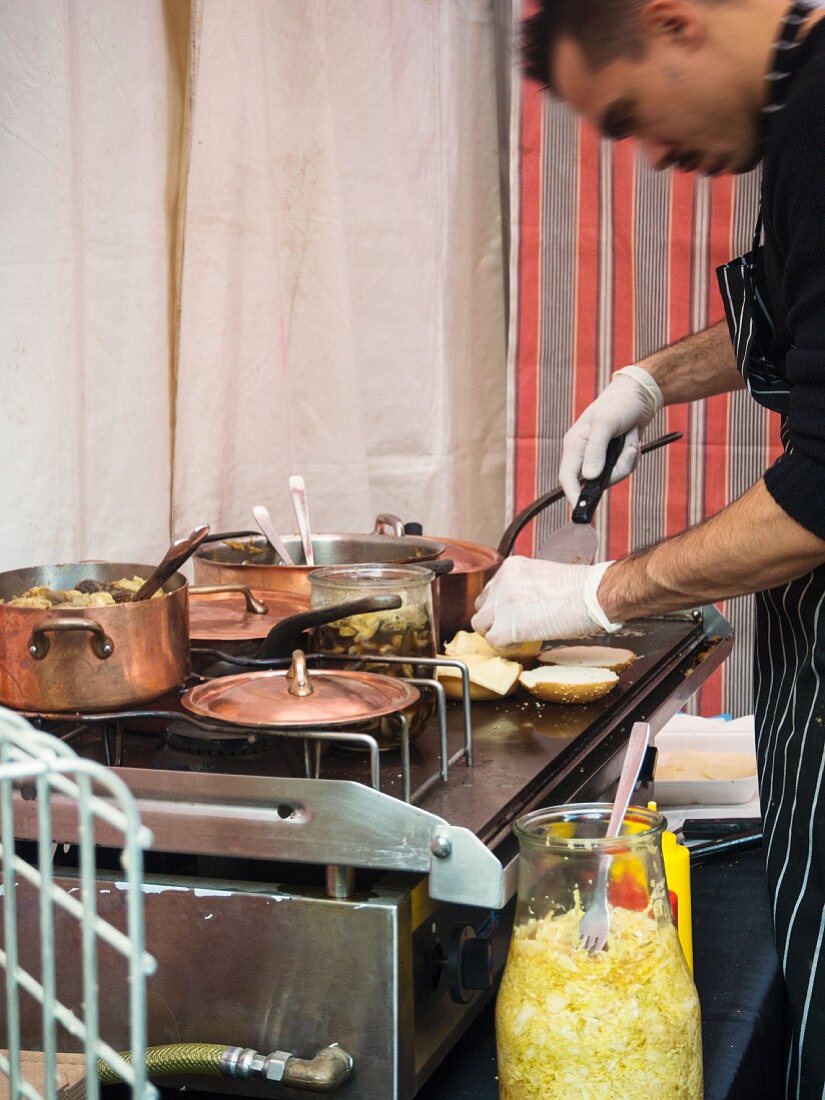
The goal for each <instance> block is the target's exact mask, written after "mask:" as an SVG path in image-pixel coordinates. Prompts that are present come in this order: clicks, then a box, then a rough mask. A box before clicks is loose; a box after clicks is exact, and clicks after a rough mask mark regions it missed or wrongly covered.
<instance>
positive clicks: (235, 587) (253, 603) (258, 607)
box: [189, 584, 269, 615]
mask: <svg viewBox="0 0 825 1100" xmlns="http://www.w3.org/2000/svg"><path fill="white" fill-rule="evenodd" d="M215 592H240V593H241V595H242V596H243V598H244V601H245V603H246V610H247V611H251V612H252V613H253V614H254V615H265V614H266V613H267V611H269V608H268V607H267V606H266V604H265V603H261V601H260V600H258V599H256V598H255V597H254V596H253V595H252V590H251V589H249V588H247V587H246V585H245V584H196V585H193V586H192V587H191V588H190V589H189V595H190V596H210V595H212V593H215Z"/></svg>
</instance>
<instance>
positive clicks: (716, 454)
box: [509, 82, 779, 715]
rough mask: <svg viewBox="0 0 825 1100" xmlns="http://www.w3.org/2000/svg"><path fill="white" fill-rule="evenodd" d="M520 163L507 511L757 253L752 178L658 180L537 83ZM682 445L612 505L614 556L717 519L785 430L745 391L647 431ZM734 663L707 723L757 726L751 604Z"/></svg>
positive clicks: (695, 325) (719, 678)
mask: <svg viewBox="0 0 825 1100" xmlns="http://www.w3.org/2000/svg"><path fill="white" fill-rule="evenodd" d="M514 92H515V94H517V95H520V104H516V107H517V108H519V107H520V109H517V111H516V114H517V115H518V116H519V122H518V125H517V126H516V127H515V133H516V135H517V137H516V138H514V143H515V144H514V148H513V157H512V167H513V188H512V216H513V223H512V224H513V240H514V254H513V257H512V265H511V272H512V283H513V286H512V298H511V309H512V317H511V334H512V339H511V349H510V372H509V377H510V418H509V426H510V444H511V468H510V478H509V496H510V499H509V504H510V506H511V508H512V510H514V511H517V510H518V509H520V508H522V507H523V506H524V505H525V504H528V503H529V502H530V501H531V500H534V499H535V498H536V497H537V496H539V495H540V494H541V493H543V492H546V491H547V490H548V489H549V488H552V487H553V486H554V485H555V484H556V483H557V482H558V476H557V475H558V464H559V459H560V456H561V448H562V437H563V435H564V432H565V431H566V430H567V428H568V427H569V425H570V423H572V421H573V420H574V419H575V418H576V417H577V416H578V415H579V414H580V413H581V412H582V410H584V409H585V408H586V406H587V405H588V404H589V403H590V402H591V401H592V400H593V398H594V397H595V396H596V394H597V393H599V391H600V390H601V389H602V388H603V387H604V386H605V385H607V383H608V381H609V380H610V375H611V373H612V371H614V370H617V369H618V368H619V367H621V366H624V365H625V364H627V363H632V362H634V361H636V360H637V359H639V358H642V357H643V356H645V355H647V354H649V353H650V352H652V351H654V350H655V349H656V348H658V347H661V346H663V345H665V344H668V343H670V342H671V341H674V340H677V339H679V338H681V337H683V336H686V335H688V334H689V333H691V332H697V331H699V330H701V329H703V328H705V327H706V326H707V325H708V324H711V323H713V322H715V321H718V320H720V319H721V318H722V316H723V311H722V305H721V300H720V297H719V293H718V290H717V284H716V277H715V273H714V272H715V268H716V267H717V265H718V264H720V263H724V262H725V261H726V260H728V259H730V258H731V257H733V256H736V255H739V254H740V253H742V252H744V251H746V250H747V249H749V248H750V246H751V239H752V235H753V227H754V223H755V220H756V213H757V207H758V197H759V180H758V176H757V174H755V173H752V174H750V175H747V176H742V177H737V178H733V177H724V178H719V179H716V180H707V179H702V178H699V177H697V176H695V175H685V174H683V173H678V172H661V173H657V172H653V171H652V170H651V169H650V168H649V167H648V165H647V164H646V162H645V160H644V157H643V156H642V155H641V153H640V152H639V151H638V150H637V148H636V147H635V146H634V144H633V143H632V142H629V141H626V142H622V143H620V144H618V145H616V144H612V143H609V142H605V141H602V140H601V139H600V138H599V136H598V134H596V133H595V132H594V130H593V129H592V128H591V127H590V126H588V125H586V124H583V123H581V122H580V121H579V120H577V119H576V118H575V116H574V115H573V114H572V113H571V112H570V111H569V110H568V109H567V108H566V107H564V106H562V105H559V104H557V103H555V102H554V101H552V100H551V99H550V98H549V97H547V96H545V95H544V94H543V93H541V92H539V91H538V89H537V88H536V87H535V86H534V85H532V84H530V83H527V82H524V83H522V84H521V87H520V89H519V88H518V87H516V88H515V89H514ZM673 430H678V431H680V432H682V433H683V439H682V441H681V442H679V443H676V444H672V445H671V446H670V447H668V448H665V449H663V450H661V451H656V452H654V453H652V454H650V455H648V456H646V457H644V458H642V459H641V460H640V464H639V467H638V469H637V471H636V473H635V474H634V476H633V477H632V478H631V479H629V480H628V481H625V482H623V483H622V484H620V485H618V486H616V487H614V488H613V489H611V491H610V492H609V493H608V494H607V495H606V497H605V499H604V501H603V504H602V506H601V508H600V514H599V518H598V524H597V526H598V527H599V531H600V536H601V549H602V555H601V556H602V557H603V558H615V557H622V556H623V555H625V554H627V553H628V552H629V551H630V550H633V549H637V548H639V547H642V546H645V545H648V544H650V543H652V542H655V541H657V540H659V539H661V538H663V537H665V536H668V535H673V534H676V533H677V532H679V531H682V530H684V528H685V527H687V526H690V525H693V524H696V523H698V522H700V521H701V520H702V519H704V518H706V517H708V516H711V515H713V514H714V513H715V512H718V511H719V510H720V509H721V508H723V507H724V506H725V504H727V503H728V502H729V501H730V500H732V499H734V498H735V497H737V496H738V495H740V494H741V493H742V492H743V491H744V490H745V489H746V488H747V487H748V486H749V485H752V484H753V483H754V482H755V481H756V480H757V479H758V478H759V476H760V475H761V474H762V472H763V471H764V469H765V467H766V466H767V465H768V464H769V463H770V462H771V461H773V458H774V457H775V456H776V455H777V454H778V453H779V433H778V418H777V417H776V416H774V415H772V414H769V413H766V412H765V411H764V410H762V409H761V408H760V407H759V406H758V405H756V404H755V403H754V402H753V401H752V400H751V399H750V398H749V397H748V396H747V394H745V393H737V394H735V395H724V396H720V397H715V398H712V399H710V400H707V401H701V402H696V403H694V404H693V405H692V406H681V407H675V408H668V409H665V410H663V412H662V413H660V414H659V415H658V416H657V418H656V419H655V420H654V421H653V423H652V424H651V425H650V427H649V428H648V430H647V433H646V438H647V439H653V438H655V437H656V436H658V435H660V434H662V433H663V432H665V431H673ZM565 519H566V515H565V513H564V510H563V506H562V505H556V506H554V508H553V509H551V510H549V511H548V512H547V513H545V515H544V516H542V517H540V518H539V520H538V521H537V522H536V523H535V524H534V525H533V527H532V528H531V529H528V530H527V531H526V532H525V533H524V535H523V536H522V539H521V541H520V543H519V545H518V547H517V549H518V551H519V552H520V553H526V554H530V553H531V552H532V549H533V546H534V543H535V541H540V540H541V538H542V537H544V536H546V534H547V533H549V532H550V531H551V530H553V528H554V527H555V526H556V525H558V524H559V523H560V522H563V521H564V520H565ZM720 607H721V610H722V612H723V614H724V615H725V616H726V617H727V618H728V619H729V620H730V621H731V622H732V623H733V626H734V629H735V631H736V639H737V640H736V645H735V648H734V655H733V657H732V658H731V660H730V661H729V662H728V663H727V664H726V665H725V666H724V667H723V668H722V669H721V670H720V671H719V672H718V673H717V674H716V675H715V676H714V677H713V678H712V680H711V681H710V682H709V683H708V684H707V686H706V687H705V688H704V690H703V692H702V695H701V698H700V700H699V703H698V709H699V710H700V712H701V713H702V714H706V715H710V714H716V713H719V712H721V711H730V712H732V713H734V714H744V713H749V712H751V711H752V709H753V704H752V699H751V652H752V650H751V634H752V620H753V609H752V600H751V598H747V599H740V600H734V601H730V602H728V603H726V604H721V605H720Z"/></svg>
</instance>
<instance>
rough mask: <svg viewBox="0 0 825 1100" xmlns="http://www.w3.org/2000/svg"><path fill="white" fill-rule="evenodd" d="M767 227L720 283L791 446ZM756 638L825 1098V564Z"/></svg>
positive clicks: (780, 61) (778, 872)
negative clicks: (763, 269)
mask: <svg viewBox="0 0 825 1100" xmlns="http://www.w3.org/2000/svg"><path fill="white" fill-rule="evenodd" d="M810 6H811V5H810V4H808V5H806V4H802V3H797V4H795V5H794V7H793V8H792V9H791V11H790V12H789V13H788V15H787V16H786V18H785V20H784V22H783V24H782V29H781V33H780V38H779V40H778V41H777V48H776V61H775V63H774V68H773V71H772V72H771V74H770V76H769V79H770V80H771V82H772V83H771V87H772V92H773V94H772V97H771V102H770V103H769V104H768V106H767V107H766V108H765V110H766V113H767V114H768V116H770V114H772V113H775V112H776V111H778V110H781V109H782V104H783V101H784V94H785V88H786V86H787V85H788V84H789V83H790V74H791V72H792V70H793V59H794V53H793V51H794V47H795V45H796V44H797V43H796V41H795V39H796V34H797V30H798V28H799V26H800V25H801V24H802V23H803V22H804V21H805V18H806V17H807V15H808V14H809V11H810ZM767 121H769V117H768V119H766V122H767ZM761 231H762V222H761V213H760V217H759V219H758V221H757V225H756V233H755V235H754V242H753V248H752V250H751V251H750V252H748V253H747V254H746V255H744V256H740V257H739V258H738V259H736V260H732V261H731V262H730V263H728V264H725V265H724V266H723V267H721V268H719V271H718V276H719V284H720V289H721V291H722V298H723V300H724V303H725V312H726V315H727V320H728V326H729V328H730V332H731V339H732V341H733V347H734V351H735V354H736V365H737V367H738V369H739V371H740V372H741V373H742V376H743V377H744V379H745V383H746V385H747V387H748V390H749V392H750V393H751V395H752V397H753V398H754V400H755V401H757V402H758V403H759V404H760V405H764V406H765V407H766V408H768V409H771V410H773V411H774V412H778V413H780V414H781V415H782V416H783V424H782V433H781V434H782V442H783V445H784V447H785V450H786V452H789V451H790V450H791V449H792V446H791V444H790V441H789V434H788V430H787V424H786V423H785V421H784V417H785V416H786V415H787V412H788V408H789V397H790V394H789V388H788V383H787V380H786V378H785V376H784V371H783V364H781V363H774V362H771V356H770V349H771V344H772V340H773V321H772V319H771V315H770V311H769V309H768V307H767V305H766V303H765V300H764V297H763V295H762V294H760V292H759V257H760V245H759V241H760V238H761ZM754 649H755V656H754V681H755V714H756V748H757V760H758V765H759V789H760V797H761V802H762V816H763V822H764V833H765V848H766V863H767V877H768V886H769V890H770V895H771V902H772V906H773V920H774V931H775V936H776V945H777V950H778V952H779V958H780V962H781V964H782V969H783V973H784V975H785V983H786V987H787V991H788V1001H789V1008H790V1018H791V1022H792V1025H793V1036H792V1040H791V1049H790V1054H789V1059H788V1070H787V1076H786V1096H787V1097H789V1098H791V1097H796V1098H800V1100H814V1098H816V1100H825V751H824V748H825V566H821V567H819V568H817V569H815V570H814V571H813V572H812V573H809V574H807V576H804V577H800V578H799V579H798V580H795V581H791V583H790V584H786V585H780V586H779V587H777V588H772V589H769V590H768V591H767V592H760V593H757V594H756V639H755V647H754Z"/></svg>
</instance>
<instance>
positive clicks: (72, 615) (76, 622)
mask: <svg viewBox="0 0 825 1100" xmlns="http://www.w3.org/2000/svg"><path fill="white" fill-rule="evenodd" d="M154 568H155V567H154V566H153V565H140V564H134V563H131V562H130V563H126V564H123V563H112V562H78V563H72V564H70V565H51V566H40V567H36V568H31V569H16V570H14V571H12V572H6V573H0V599H4V600H10V599H13V598H14V597H16V596H19V595H21V594H22V593H23V592H24V591H26V590H27V589H29V588H33V587H35V586H36V585H45V586H46V587H48V588H52V589H70V588H73V587H74V586H75V585H76V584H79V583H80V581H82V580H84V579H86V578H91V579H93V580H98V581H104V582H105V581H115V580H118V579H119V578H121V577H133V576H140V577H148V576H149V574H150V573H151V572H152V570H153V569H154ZM187 595H188V593H187V583H186V578H185V577H184V576H183V574H181V573H176V574H175V575H174V576H173V577H171V578H170V579H169V580H168V581H167V582H166V584H165V585H164V591H163V595H161V596H157V597H155V598H154V599H150V600H145V601H142V602H140V603H122V604H116V605H114V606H112V607H67V608H61V607H59V606H58V607H53V608H50V609H42V610H41V609H38V608H30V607H9V606H8V605H6V604H0V702H2V703H4V704H5V705H6V706H9V707H14V708H15V709H16V710H25V711H36V712H64V711H80V710H83V711H100V710H108V709H109V708H110V707H112V708H114V707H122V706H126V705H128V704H131V703H139V702H143V701H144V700H146V699H153V698H155V697H156V696H158V695H162V694H163V692H165V691H169V690H171V689H172V688H175V687H178V686H180V685H181V684H182V683H183V681H184V680H185V679H186V676H187V675H188V672H189V624H188V600H187Z"/></svg>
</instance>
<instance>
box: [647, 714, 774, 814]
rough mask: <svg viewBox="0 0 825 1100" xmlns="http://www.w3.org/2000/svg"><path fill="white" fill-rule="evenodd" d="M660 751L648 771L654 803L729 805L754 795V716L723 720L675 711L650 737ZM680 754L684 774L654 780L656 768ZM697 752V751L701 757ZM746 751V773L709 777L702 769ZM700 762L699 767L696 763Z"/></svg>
mask: <svg viewBox="0 0 825 1100" xmlns="http://www.w3.org/2000/svg"><path fill="white" fill-rule="evenodd" d="M655 744H656V748H657V749H658V750H659V754H658V758H657V761H656V771H655V772H654V776H653V796H654V798H655V799H656V802H657V803H658V804H659V806H729V805H740V804H743V803H746V802H750V801H751V799H753V798H755V797H756V794H757V788H758V780H757V775H756V746H755V741H754V732H753V718H752V717H750V718H744V719H739V720H737V721H735V722H723V721H717V720H712V719H701V718H693V717H691V716H689V715H677V716H676V719H672V720H671V722H669V723H668V725H667V726H666V727H665V728H664V729H663V730H661V731H660V732H659V733H658V734H657V735H656V739H655ZM677 753H689V754H690V758H689V759H687V758H685V757H682V758H681V760H682V763H683V764H684V766H685V769H686V774H685V775H684V777H683V778H679V779H659V778H657V774H658V772H659V770H660V769H661V768H662V767H664V766H666V765H667V764H668V763H673V761H674V754H677ZM698 754H701V755H700V756H699V755H698ZM742 756H746V757H748V758H750V759H751V760H752V761H753V771H752V773H751V774H748V775H745V776H741V777H738V778H734V779H728V778H710V777H709V776H708V775H705V774H702V772H703V771H708V772H709V773H710V774H711V775H712V774H713V772H714V770H718V771H719V772H720V773H721V772H724V770H726V769H725V765H726V764H728V763H731V762H732V758H734V757H736V758H741V757H742ZM699 763H701V764H702V765H703V767H702V768H700V767H698V766H696V765H697V764H699Z"/></svg>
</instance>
